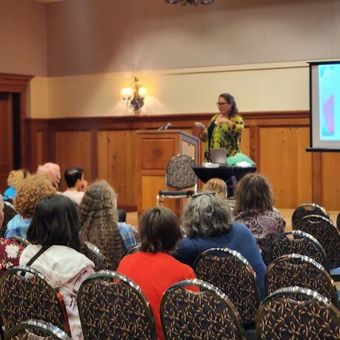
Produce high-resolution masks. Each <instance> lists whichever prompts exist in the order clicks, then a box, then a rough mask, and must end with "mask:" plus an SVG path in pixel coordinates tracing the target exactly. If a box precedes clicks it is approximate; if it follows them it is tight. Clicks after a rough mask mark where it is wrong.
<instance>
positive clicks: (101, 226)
mask: <svg viewBox="0 0 340 340" xmlns="http://www.w3.org/2000/svg"><path fill="white" fill-rule="evenodd" d="M116 198H117V195H116V193H115V192H114V190H113V189H112V188H111V186H110V185H109V184H108V183H107V182H106V181H97V182H95V183H93V184H92V185H90V186H89V188H88V189H87V191H86V192H85V195H84V197H83V199H82V201H81V203H80V206H79V213H80V224H81V232H80V238H81V240H82V241H83V242H86V241H87V242H91V243H93V244H94V245H96V246H97V247H98V248H99V250H100V252H101V253H102V254H103V255H104V256H105V258H106V263H105V264H104V267H103V268H101V269H111V270H116V268H117V266H118V264H119V261H120V259H121V258H122V256H123V254H124V252H125V251H126V250H127V249H129V248H131V247H133V246H135V245H136V244H137V241H136V238H135V233H134V230H133V229H132V228H131V227H130V226H129V225H127V224H124V223H123V225H122V226H121V228H120V227H119V226H118V225H117V220H118V218H117V199H116Z"/></svg>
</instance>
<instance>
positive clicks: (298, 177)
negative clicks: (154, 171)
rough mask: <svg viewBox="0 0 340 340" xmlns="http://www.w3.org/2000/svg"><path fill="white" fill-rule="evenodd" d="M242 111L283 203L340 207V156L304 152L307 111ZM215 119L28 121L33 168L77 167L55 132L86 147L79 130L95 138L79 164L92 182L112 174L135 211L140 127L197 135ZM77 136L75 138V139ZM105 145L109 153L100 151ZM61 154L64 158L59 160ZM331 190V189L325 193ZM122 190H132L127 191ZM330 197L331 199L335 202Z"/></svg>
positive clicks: (251, 143)
mask: <svg viewBox="0 0 340 340" xmlns="http://www.w3.org/2000/svg"><path fill="white" fill-rule="evenodd" d="M241 114H242V116H243V118H244V121H245V126H246V133H245V135H244V139H245V140H244V141H243V146H244V148H246V149H247V150H244V152H245V153H249V155H250V156H251V157H252V158H253V159H254V160H255V161H256V164H257V166H258V171H259V172H264V174H265V175H266V176H267V177H268V178H269V180H270V181H271V182H272V184H273V188H274V193H275V198H276V202H277V205H278V207H280V208H294V207H295V206H296V205H298V204H300V203H302V201H314V202H317V203H319V204H323V203H324V202H326V203H327V205H328V206H326V208H327V209H329V210H340V203H338V202H340V184H332V185H330V184H328V182H329V181H331V180H332V179H331V178H330V176H331V175H334V176H336V174H335V173H334V174H333V173H332V168H331V167H330V165H329V164H331V162H332V161H336V162H338V163H339V164H340V160H339V157H340V154H336V153H330V154H328V155H327V157H326V161H327V163H325V164H324V162H325V160H324V158H325V157H322V156H320V155H319V154H313V155H310V153H307V152H306V151H305V147H306V146H307V145H308V144H309V140H308V136H309V134H308V128H309V112H308V111H287V112H285V111H279V112H251V113H246V112H245V113H241ZM211 117H212V114H211V113H199V114H173V115H157V116H156V115H149V116H148V115H135V116H132V115H129V116H114V117H84V118H58V119H28V121H29V124H30V126H31V129H30V131H31V140H30V141H27V142H31V146H32V157H31V167H32V169H35V168H36V165H37V164H39V162H40V161H41V162H42V161H56V162H61V163H62V164H61V167H62V170H64V168H65V167H67V166H71V165H75V164H64V163H65V159H67V157H65V156H61V155H64V154H65V153H68V152H69V150H68V148H65V147H63V146H61V145H58V143H56V138H55V135H56V134H58V138H59V140H60V139H63V138H66V137H65V136H66V135H68V139H67V140H68V142H69V144H70V145H69V147H70V148H71V147H72V148H78V149H81V148H82V147H83V146H81V145H78V144H79V143H82V139H81V138H79V137H78V138H77V137H76V136H77V132H85V133H86V132H87V133H89V135H90V137H89V138H87V139H86V141H87V142H88V143H89V144H90V145H89V146H88V148H89V150H88V152H87V153H86V155H85V157H86V160H84V162H83V163H84V164H82V160H81V159H80V158H79V159H78V160H77V161H78V162H80V164H76V165H78V166H82V167H84V168H88V167H90V171H89V172H90V175H89V176H90V177H91V178H88V179H89V180H90V181H91V180H94V179H96V178H97V176H100V175H102V174H109V175H108V178H106V179H107V180H108V181H109V182H110V183H111V184H112V185H113V186H114V187H115V188H116V189H119V190H121V192H120V193H119V194H120V197H122V202H123V205H122V206H123V207H125V208H127V209H128V210H135V209H136V205H137V202H136V200H137V197H138V193H137V183H136V175H135V170H136V169H135V166H136V165H135V164H136V162H135V157H136V155H135V154H134V152H135V151H134V150H135V148H134V146H133V145H134V143H135V139H136V131H137V130H144V129H154V130H155V129H158V128H159V127H160V126H162V125H164V124H166V123H167V122H171V124H172V125H171V128H174V129H183V130H184V131H187V132H192V134H194V135H195V134H196V131H195V129H194V128H193V125H194V122H195V121H202V122H204V123H206V124H207V123H208V122H209V120H210V118H211ZM70 133H71V134H70ZM63 135H64V136H63ZM72 135H73V136H74V139H73V140H72V138H71V139H70V136H72ZM86 136H88V134H86ZM105 136H107V138H108V139H106V137H105ZM261 138H262V140H261ZM264 138H265V139H269V140H264ZM38 141H39V142H38ZM71 144H73V145H71ZM103 145H104V146H105V150H106V151H103V150H102V149H101V146H103ZM202 146H203V145H202ZM64 148H65V149H64ZM40 149H42V150H40ZM99 149H100V150H99ZM82 150H83V149H82ZM103 152H109V153H110V152H111V153H112V154H109V157H113V160H112V161H109V160H108V161H106V156H104V154H103ZM126 152H129V155H126ZM201 154H202V153H201ZM39 155H40V156H39ZM57 155H59V156H58V157H59V158H61V159H58V157H57ZM116 158H117V159H116ZM69 161H71V160H69ZM325 167H326V168H325ZM322 169H327V172H326V173H327V178H324V176H323V171H322ZM129 173H130V174H131V175H129ZM119 174H124V175H119ZM281 186H282V187H281ZM276 187H277V189H276ZM326 189H327V190H328V191H331V192H330V193H326V192H325V190H326ZM123 191H128V192H129V193H126V194H124V192H123ZM326 197H331V198H332V200H330V199H326ZM281 205H282V206H281Z"/></svg>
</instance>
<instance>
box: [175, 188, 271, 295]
mask: <svg viewBox="0 0 340 340" xmlns="http://www.w3.org/2000/svg"><path fill="white" fill-rule="evenodd" d="M182 227H183V228H184V232H185V233H186V237H185V238H183V239H182V240H181V241H180V242H179V244H178V247H177V250H176V253H175V257H176V258H177V259H178V260H179V261H181V262H183V263H186V264H188V265H190V266H193V265H194V263H195V260H196V258H197V257H198V255H200V254H201V253H202V252H203V251H205V250H207V249H210V248H225V247H226V248H230V249H233V250H236V251H238V252H239V253H240V254H241V255H242V256H243V257H245V258H246V260H248V262H249V263H250V264H251V266H252V267H253V268H254V270H255V272H256V279H257V284H258V287H259V290H260V293H261V296H262V297H263V296H264V275H265V271H266V266H265V264H264V262H263V260H262V257H261V254H260V251H259V249H258V247H257V244H256V239H255V237H254V235H253V234H252V233H251V232H250V230H249V229H248V228H247V227H246V226H244V225H243V224H240V223H232V216H231V211H230V208H229V206H228V205H227V203H226V202H224V201H222V200H221V199H220V198H218V197H217V196H216V194H215V193H204V192H203V193H199V194H196V195H194V196H193V197H192V199H191V201H190V202H189V203H188V205H187V206H186V207H185V210H184V214H183V221H182Z"/></svg>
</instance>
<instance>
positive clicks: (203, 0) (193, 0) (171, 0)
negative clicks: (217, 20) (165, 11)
mask: <svg viewBox="0 0 340 340" xmlns="http://www.w3.org/2000/svg"><path fill="white" fill-rule="evenodd" d="M214 1H215V0H165V2H167V3H168V4H179V3H181V4H182V6H186V5H187V4H189V5H194V6H197V5H210V4H212V3H213V2H214Z"/></svg>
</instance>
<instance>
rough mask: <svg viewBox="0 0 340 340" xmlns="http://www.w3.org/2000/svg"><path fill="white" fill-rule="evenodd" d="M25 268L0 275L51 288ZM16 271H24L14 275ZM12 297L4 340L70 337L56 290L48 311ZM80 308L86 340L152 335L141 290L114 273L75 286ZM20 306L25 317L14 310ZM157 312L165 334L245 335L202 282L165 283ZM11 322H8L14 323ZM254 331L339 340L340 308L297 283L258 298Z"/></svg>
mask: <svg viewBox="0 0 340 340" xmlns="http://www.w3.org/2000/svg"><path fill="white" fill-rule="evenodd" d="M26 270H28V269H27V268H15V269H11V270H10V271H9V274H6V276H12V277H14V278H15V282H18V281H21V282H25V283H26V282H28V281H30V280H33V281H35V282H36V285H37V286H38V287H39V289H40V291H41V295H44V294H45V293H46V291H48V292H51V289H50V288H49V287H48V286H47V285H46V283H43V282H39V280H41V276H40V275H39V274H38V273H36V272H35V271H34V270H29V271H26ZM22 272H25V273H29V274H30V276H29V277H26V276H21V275H17V274H18V273H20V274H21V273H22ZM12 283H13V282H12ZM42 283H43V284H42ZM16 284H17V283H16ZM21 285H22V283H21ZM193 286H196V287H198V288H199V293H197V291H193V290H192V287H193ZM38 287H37V288H38ZM52 290H53V289H52ZM18 294H19V295H20V294H25V296H20V298H21V299H20V300H19V299H18V300H17V301H16V303H18V304H19V306H18V308H16V311H15V312H13V314H15V315H10V313H9V311H7V312H6V310H7V309H10V307H13V306H8V305H7V304H6V301H1V302H2V306H3V310H2V316H3V320H4V324H5V329H6V330H8V332H6V338H7V339H12V338H13V339H15V338H16V336H18V334H22V335H27V334H30V333H32V332H33V333H34V334H37V335H38V336H43V335H46V334H48V336H49V337H47V338H50V339H64V340H68V339H69V337H68V335H67V332H68V330H67V329H66V328H65V326H64V325H63V322H62V321H63V314H62V313H61V310H60V308H59V307H60V301H59V300H58V299H57V298H56V296H55V295H54V296H53V297H52V296H50V298H51V307H50V310H53V311H51V313H49V314H48V313H47V310H46V309H45V308H44V307H45V306H42V305H40V303H39V299H38V301H36V300H29V299H27V298H28V295H29V294H28V293H27V292H26V293H24V292H23V291H22V290H20V291H19V292H18ZM3 298H4V297H3V295H2V294H1V299H2V300H3ZM22 298H23V299H22ZM30 298H33V297H32V296H31V297H30ZM12 302H15V301H13V300H12ZM52 302H53V303H52ZM58 304H59V307H58ZM78 308H79V314H80V319H81V324H82V329H83V333H84V338H85V339H141V340H143V339H156V333H155V325H154V320H153V317H152V311H151V308H150V305H149V303H148V302H147V301H146V300H145V298H144V296H143V294H142V293H141V289H140V288H139V287H138V286H136V285H135V284H134V283H133V282H132V281H130V280H129V279H128V278H126V277H125V276H123V275H120V274H118V273H115V272H111V271H101V272H98V273H95V274H92V275H91V276H89V277H88V278H87V279H86V280H85V281H84V282H83V284H82V285H81V287H80V290H79V293H78ZM19 309H20V311H21V312H22V313H24V314H23V315H21V314H18V311H19ZM160 311H161V320H162V326H163V331H164V334H165V338H166V339H169V340H170V339H171V340H172V339H244V334H245V333H244V330H243V325H242V322H241V321H240V320H241V319H240V316H239V313H238V311H237V309H236V308H235V306H234V304H233V302H232V301H231V299H229V297H228V296H227V295H226V294H224V293H223V292H222V291H221V290H220V289H218V288H216V287H215V286H213V285H211V284H209V283H207V282H204V281H202V280H198V279H194V280H185V281H181V282H178V283H176V284H174V285H173V286H171V287H170V288H169V289H168V290H167V291H166V292H165V294H164V296H163V298H162V302H161V306H160ZM9 319H11V322H13V323H14V324H13V326H12V327H10V326H11V325H12V323H9ZM30 319H35V320H42V322H41V321H32V320H30ZM28 320H30V321H28ZM302 320H303V321H302ZM46 322H52V324H54V325H58V326H57V327H52V326H51V325H50V324H46ZM18 323H19V325H18ZM9 327H10V328H9ZM58 329H59V330H58ZM283 331H284V333H283ZM256 332H257V337H258V338H259V339H288V338H289V339H290V338H296V339H298V338H306V339H339V336H340V313H339V311H338V310H337V309H336V308H335V307H334V306H333V305H332V304H331V303H330V302H329V300H328V299H326V298H324V297H322V296H321V295H319V294H318V293H317V292H314V291H311V290H309V289H304V288H300V287H294V288H292V287H288V288H283V289H279V290H276V291H275V292H273V293H272V294H270V295H269V296H268V297H267V298H266V299H265V300H264V301H263V302H262V303H261V305H260V308H259V309H258V312H257V317H256ZM19 338H20V339H26V338H25V337H18V339H19ZM27 339H29V337H27ZM30 339H32V338H30Z"/></svg>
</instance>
